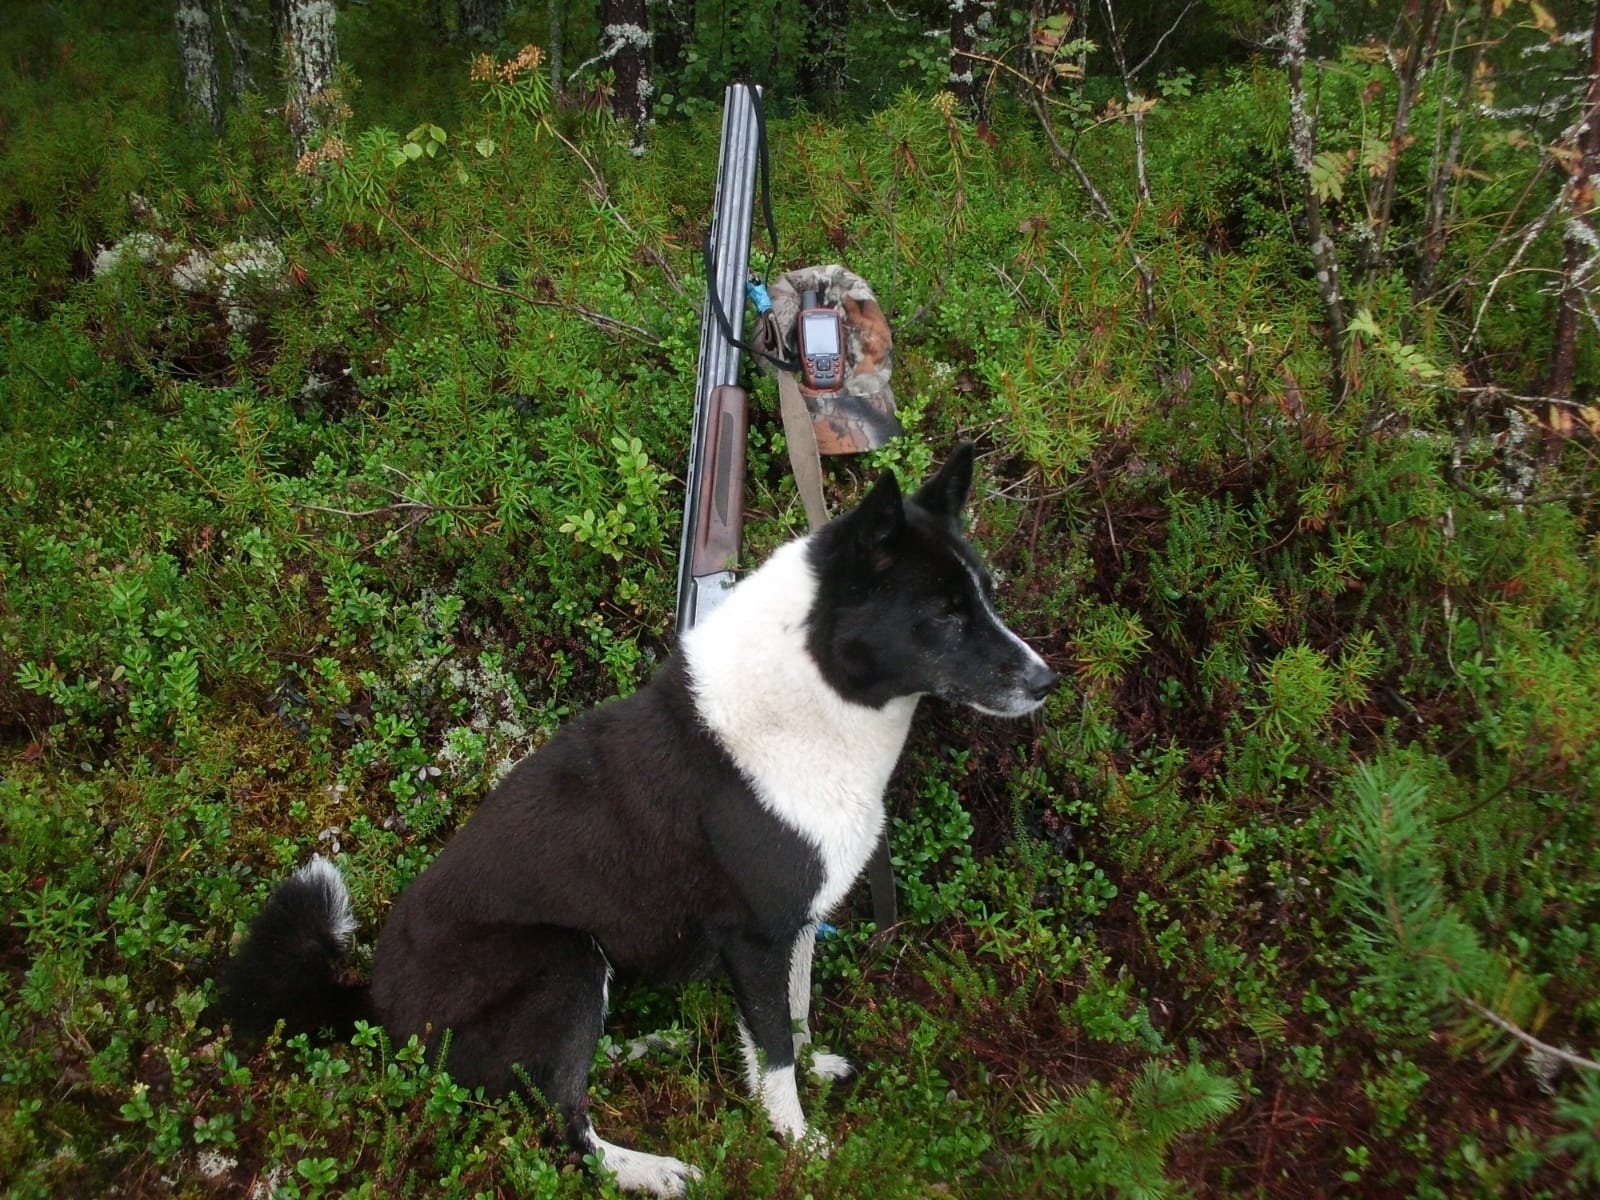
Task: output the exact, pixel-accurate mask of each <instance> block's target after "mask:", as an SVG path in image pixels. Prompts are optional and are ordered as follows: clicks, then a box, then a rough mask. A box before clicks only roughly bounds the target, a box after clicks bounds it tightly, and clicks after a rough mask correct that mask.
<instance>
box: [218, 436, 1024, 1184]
mask: <svg viewBox="0 0 1600 1200" xmlns="http://www.w3.org/2000/svg"><path fill="white" fill-rule="evenodd" d="M972 463H973V451H972V447H971V445H970V444H965V443H964V444H962V445H959V446H957V447H956V449H955V452H954V453H953V454H952V455H951V458H950V460H949V461H948V462H947V463H946V464H945V466H944V467H943V468H942V469H941V470H940V471H939V472H938V473H937V474H936V475H934V476H933V478H932V479H930V480H929V481H928V482H927V483H926V484H925V485H924V486H923V487H922V488H921V489H920V490H919V491H918V492H917V493H916V494H915V495H914V496H912V497H910V498H909V499H903V498H902V496H901V493H900V490H899V487H898V485H897V484H896V482H895V478H894V476H893V475H892V474H889V473H885V474H884V476H883V477H882V478H881V479H880V480H879V481H878V483H877V484H876V485H875V486H874V487H873V488H872V490H871V491H870V492H869V493H868V495H867V496H866V498H865V499H864V500H863V501H862V502H861V504H860V505H859V506H858V507H856V508H855V509H854V510H853V511H851V512H849V513H846V514H845V515H843V516H841V517H839V518H838V519H836V520H834V521H833V522H832V523H831V524H829V525H827V526H825V527H823V528H822V529H820V530H818V531H817V532H815V533H813V534H811V535H810V536H808V537H804V538H801V539H799V540H798V541H794V542H791V543H789V544H788V545H785V546H783V547H782V548H780V549H779V550H778V551H777V552H776V553H775V554H774V555H773V556H772V557H771V559H770V560H768V562H767V563H766V564H765V565H764V566H763V567H761V569H760V570H758V571H756V572H755V573H754V574H752V575H751V576H749V578H747V579H745V580H743V581H742V582H741V583H739V585H738V586H737V587H735V588H734V589H733V590H732V591H731V592H730V593H729V595H728V596H727V598H726V599H725V600H724V601H723V603H722V604H721V605H720V606H719V607H718V608H717V609H716V610H715V611H714V612H713V613H712V614H711V615H710V616H709V617H708V618H707V619H706V620H705V621H704V622H702V623H701V624H700V625H698V626H697V627H696V628H695V629H693V630H692V631H691V632H690V633H688V634H687V635H686V636H685V637H684V639H683V642H682V645H681V647H680V649H679V652H678V653H677V654H676V655H674V656H673V657H672V658H671V659H669V660H668V661H667V662H666V663H665V664H664V665H663V666H662V667H661V669H660V670H659V671H658V672H657V674H656V675H655V677H654V678H653V679H652V680H651V681H650V682H649V683H648V684H647V685H646V686H645V687H643V688H641V689H640V690H639V691H638V692H637V693H635V694H634V695H632V696H630V697H628V698H626V699H622V700H615V701H612V702H610V703H608V704H604V705H601V706H600V707H599V708H596V709H593V710H591V711H589V712H587V713H585V714H583V715H582V716H580V717H578V718H576V719H575V720H573V721H572V722H571V723H570V724H568V725H567V726H566V727H565V728H564V729H563V730H562V731H561V732H560V733H559V734H558V735H557V736H556V737H555V738H553V739H552V740H551V741H550V742H549V743H548V744H547V745H545V746H544V747H543V748H541V749H540V750H539V751H538V752H537V753H536V754H534V755H531V756H530V757H528V758H526V759H524V760H523V761H522V762H521V763H519V764H518V765H517V766H516V767H515V768H514V769H513V770H512V772H511V773H510V774H509V775H508V776H506V778H505V780H504V781H503V782H502V783H501V784H500V785H499V786H498V787H497V788H495V790H494V791H493V792H492V793H491V794H490V795H489V797H488V798H487V799H486V800H485V801H484V802H483V804H482V805H481V806H480V807H479V809H478V811H477V812H476V813H475V814H474V815H473V816H472V818H471V819H470V820H469V821H467V822H466V823H465V825H463V827H462V828H461V830H460V832H458V833H457V834H456V835H455V837H454V838H453V839H452V840H451V841H450V843H449V844H448V845H447V846H446V847H445V848H444V850H443V852H442V853H440V855H439V857H438V858H437V859H436V860H435V861H434V862H433V864H432V865H431V866H429V867H428V869H427V870H425V871H424V872H423V873H422V874H421V875H420V876H419V877H418V878H417V880H416V881H415V882H414V883H413V884H411V886H410V887H408V888H407V889H406V890H405V891H404V893H403V894H402V895H401V896H400V899H399V901H398V902H397V903H396V905H395V907H394V911H393V913H392V915H391V916H390V918H389V921H388V924H386V925H385V926H384V928H383V931H382V934H381V935H380V937H379V938H378V944H377V950H376V954H375V959H374V962H373V971H372V983H371V985H370V987H357V986H353V985H349V984H344V983H341V982H340V981H339V975H340V968H341V964H342V961H343V958H344V956H345V953H346V950H347V949H348V945H349V940H350V935H351V933H352V932H353V929H354V922H353V920H352V918H351V913H350V903H349V897H348V893H347V892H346V891H345V886H344V881H343V880H342V879H341V878H340V875H339V873H338V871H337V869H336V868H334V867H333V866H332V865H331V864H330V863H328V862H327V861H326V860H324V859H321V858H317V859H314V860H313V861H312V862H311V864H310V865H309V866H307V867H304V868H302V869H301V870H300V871H298V872H296V873H295V874H294V875H293V876H292V877H290V878H289V879H288V880H287V881H285V882H284V883H283V884H281V885H280V886H279V887H278V889H277V890H276V891H275V892H274V893H273V896H272V898H271V900H270V901H269V902H268V904H267V907H266V908H265V910H264V911H263V912H262V913H261V914H260V915H259V916H258V917H257V918H256V920H255V922H254V924H253V925H252V926H251V929H250V932H249V935H248V937H247V939H246V941H245V943H244V945H243V947H242V948H241V949H240V951H239V953H238V955H237V956H236V958H235V959H234V960H233V961H232V962H231V963H230V964H229V966H228V968H227V970H226V972H225V974H224V977H223V997H224V999H223V1006H224V1011H225V1013H227V1014H228V1015H229V1016H230V1017H231V1019H232V1022H233V1027H234V1031H235V1033H236V1034H237V1035H240V1036H243V1037H245V1038H259V1037H263V1036H265V1035H266V1034H267V1033H268V1032H270V1031H271V1029H272V1028H273V1026H274V1024H275V1023H276V1022H277V1021H278V1020H280V1019H283V1020H285V1021H286V1022H287V1023H288V1027H289V1028H290V1029H291V1030H293V1029H315V1028H317V1027H320V1026H322V1025H324V1024H335V1025H337V1024H341V1023H343V1024H348V1022H349V1021H351V1020H352V1019H354V1018H355V1017H357V1016H372V1017H375V1018H376V1019H377V1020H378V1021H380V1022H381V1023H382V1025H383V1027H384V1028H385V1029H386V1030H387V1031H388V1033H389V1036H390V1037H392V1038H395V1039H399V1040H404V1039H406V1038H409V1037H410V1036H411V1035H412V1034H417V1035H420V1036H421V1037H422V1038H423V1039H425V1040H426V1041H427V1042H428V1044H429V1046H430V1047H431V1048H432V1049H433V1050H435V1051H437V1049H438V1048H439V1046H440V1044H441V1041H442V1039H443V1035H444V1034H445V1031H447V1030H448V1031H449V1035H450V1036H449V1041H448V1050H447V1057H448V1061H447V1063H446V1064H445V1065H446V1066H447V1067H448V1069H449V1071H450V1074H451V1075H452V1076H453V1077H454V1078H455V1080H456V1081H457V1082H458V1083H460V1084H463V1085H465V1086H467V1087H477V1086H479V1085H482V1086H483V1087H484V1088H485V1089H486V1090H487V1091H488V1092H490V1093H504V1092H507V1091H510V1090H512V1089H514V1088H516V1087H518V1086H520V1078H521V1076H522V1075H524V1074H525V1076H526V1078H527V1079H528V1080H530V1081H531V1082H532V1083H533V1085H534V1086H535V1087H536V1088H537V1089H538V1091H539V1093H540V1094H541V1095H542V1096H543V1097H544V1099H545V1100H546V1101H547V1102H548V1103H550V1104H552V1105H554V1106H555V1108H556V1109H557V1110H558V1112H559V1113H560V1114H561V1117H562V1119H563V1121H564V1122H565V1126H566V1136H567V1139H568V1141H569V1143H570V1144H571V1145H572V1146H574V1147H575V1148H577V1149H578V1150H579V1151H580V1152H581V1153H584V1154H595V1155H597V1156H598V1157H599V1159H600V1161H601V1163H602V1165H603V1167H604V1169H605V1170H606V1171H608V1172H611V1173H612V1174H614V1175H615V1177H616V1181H617V1183H618V1185H619V1186H620V1187H623V1188H627V1189H633V1190H639V1191H646V1192H652V1193H654V1194H656V1195H660V1196H675V1195H681V1194H682V1193H683V1191H684V1189H685V1187H686V1186H687V1183H688V1181H689V1180H691V1179H694V1178H697V1177H698V1174H699V1173H698V1171H696V1170H695V1168H693V1167H691V1166H689V1165H687V1164H685V1163H683V1162H680V1161H678V1160H677V1159H675V1158H665V1157H659V1156H656V1155H652V1154H644V1153H641V1152H639V1151H636V1150H628V1149H624V1148H623V1147H621V1146H615V1145H612V1144H611V1143H609V1142H606V1141H603V1140H601V1139H600V1137H599V1136H598V1135H597V1134H596V1133H595V1131H594V1129H593V1127H592V1126H591V1124H590V1122H589V1117H588V1111H587V1108H588V1106H587V1102H586V1097H587V1093H588V1077H589V1065H590V1062H591V1060H592V1058H593V1055H594V1050H595V1046H596V1044H597V1042H598V1041H599V1038H600V1035H601V1028H602V1024H603V1022H604V1020H605V1013H606V1003H607V995H608V990H609V987H610V984H611V981H612V979H613V978H616V979H617V980H619V981H623V982H626V981H630V980H643V981H648V982H650V983H655V984H661V983H672V982H676V981H682V980H686V979H689V978H691V977H694V976H699V975H703V974H706V973H709V972H711V971H713V970H717V969H721V970H725V971H726V972H727V974H728V975H729V976H730V977H731V978H732V981H733V988H734V993H735V995H736V997H737V999H738V1004H739V1012H740V1014H741V1017H742V1021H741V1027H740V1034H741V1037H742V1040H743V1044H744V1057H745V1063H746V1068H747V1075H748V1079H749V1084H750V1088H751V1090H752V1092H753V1093H754V1094H755V1095H756V1096H758V1097H759V1098H760V1100H761V1103H762V1106H763V1107H764V1108H765V1110H766V1113H767V1116H768V1118H769V1119H770V1121H771V1123H772V1126H773V1127H774V1128H775V1129H776V1130H777V1131H778V1132H779V1133H780V1134H782V1135H784V1136H785V1137H787V1138H789V1139H792V1140H801V1141H810V1140H813V1135H811V1134H809V1133H808V1131H807V1128H806V1120H805V1115H804V1114H803V1113H802V1111H801V1107H800V1096H799V1092H798V1089H797V1085H796V1081H795V1065H796V1062H797V1061H801V1060H802V1055H803V1052H804V1050H805V1048H806V1046H807V1043H808V1042H809V1041H810V1032H809V1029H808V1026H807V1017H808V1013H809V1009H810V999H811V955H812V949H813V946H814V944H815V930H816V924H817V922H818V921H819V920H820V919H822V918H823V917H824V916H825V915H826V914H827V913H828V912H829V910H830V909H832V908H833V907H834V906H835V905H837V904H838V903H839V902H840V901H841V900H843V899H844V897H845V895H846V893H848V892H849V891H850V888H851V886H852V885H853V884H854V883H855V881H856V878H857V876H858V875H859V874H860V873H861V871H862V869H863V867H864V866H865V864H866V862H867V860H868V857H869V856H870V855H871V853H872V850H873V848H874V846H875V845H876V844H877V841H878V839H879V837H880V835H881V834H882V832H883V827H884V807H883V795H884V788H885V786H886V785H887V784H888V782H889V775H890V772H892V771H893V770H894V766H895V760H896V759H897V758H898V757H899V756H900V750H901V747H902V745H903V744H904V742H905V739H906V733H907V731H908V729H909V727H910V724H911V715H912V713H913V711H915V709H916V707H917V701H918V699H919V698H920V697H922V696H923V695H925V694H928V695H934V696H939V697H941V698H943V699H946V700H952V701H956V702H959V703H962V704H967V705H970V706H971V707H973V708H976V709H978V710H979V711H981V712H985V713H991V714H995V715H999V716H1009V717H1016V716H1022V715H1023V714H1025V713H1029V712H1032V711H1033V710H1034V709H1036V708H1037V707H1038V706H1039V705H1040V704H1041V703H1043V700H1044V697H1045V696H1046V695H1047V693H1048V692H1049V691H1050V690H1051V688H1052V687H1053V686H1054V684H1055V682H1056V676H1055V674H1054V673H1053V672H1052V671H1051V670H1050V668H1049V667H1047V666H1046V665H1045V663H1044V661H1043V660H1042V659H1041V658H1040V657H1039V656H1038V655H1037V654H1035V653H1034V652H1033V651H1032V650H1031V649H1029V648H1028V646H1027V645H1026V644H1024V643H1023V641H1022V640H1021V639H1020V638H1018V637H1017V635H1016V634H1014V633H1012V632H1011V630H1009V629H1007V628H1006V626H1005V625H1004V624H1003V623H1002V622H1001V620H1000V618H999V617H998V616H996V615H995V611H994V608H993V605H992V603H991V590H992V583H991V580H990V576H989V574H988V572H987V571H986V570H985V569H984V567H983V564H982V563H981V562H980V561H979V559H978V556H977V555H976V554H975V553H974V552H973V550H972V549H971V547H970V546H968V544H967V543H966V541H965V540H964V539H963V537H962V534H961V518H960V514H961V509H962V507H963V505H964V504H965V502H966V498H967V492H968V490H969V488H970V486H971V483H972ZM810 1067H811V1071H812V1073H813V1074H814V1075H816V1076H818V1077H821V1078H841V1077H843V1076H846V1075H848V1074H849V1073H850V1072H851V1070H852V1068H851V1066H850V1064H849V1063H848V1062H847V1061H845V1060H844V1059H842V1058H839V1057H837V1056H834V1055H822V1054H818V1055H815V1056H813V1057H812V1058H811V1060H810ZM815 1140H820V1139H815Z"/></svg>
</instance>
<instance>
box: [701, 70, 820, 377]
mask: <svg viewBox="0 0 1600 1200" xmlns="http://www.w3.org/2000/svg"><path fill="white" fill-rule="evenodd" d="M750 105H751V107H752V108H753V109H754V110H755V114H756V180H757V182H758V183H759V184H760V188H761V218H762V220H763V221H765V222H766V226H767V239H768V240H769V241H770V242H771V243H772V251H771V253H770V254H768V256H767V269H766V271H764V272H763V273H762V275H761V282H762V283H763V284H765V283H766V282H767V277H768V276H769V275H770V274H771V272H772V267H773V264H774V263H775V262H777V260H778V223H777V221H776V220H774V219H773V216H772V159H771V157H770V155H769V153H768V150H767V106H766V101H765V100H763V99H762V97H761V89H760V88H755V87H752V88H751V89H750ZM700 248H701V256H702V257H703V259H704V260H705V268H706V294H707V295H709V296H710V297H711V312H712V315H714V316H715V317H716V319H717V326H718V327H719V328H720V329H721V330H722V336H723V337H725V338H727V339H728V342H729V344H730V345H733V346H736V347H738V348H739V349H740V350H743V351H744V352H745V353H746V354H749V355H753V356H755V357H757V358H764V359H766V360H767V361H768V362H770V363H771V364H772V365H773V366H774V367H776V368H777V369H778V370H780V371H794V372H798V371H799V370H800V364H799V363H798V362H789V361H786V360H785V359H782V358H780V357H778V355H777V354H776V353H773V352H769V351H766V350H762V349H760V348H759V347H757V346H753V345H751V344H750V343H749V342H745V341H741V340H740V339H739V338H736V337H734V336H733V322H732V320H730V319H729V317H728V314H727V312H726V311H725V310H724V309H723V307H722V297H721V296H719V295H718V294H717V267H716V262H715V261H714V260H713V257H712V253H711V231H710V230H709V229H708V230H706V235H705V237H704V239H702V241H701V247H700Z"/></svg>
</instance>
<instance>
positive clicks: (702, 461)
mask: <svg viewBox="0 0 1600 1200" xmlns="http://www.w3.org/2000/svg"><path fill="white" fill-rule="evenodd" d="M759 94H760V89H759V88H757V87H756V85H754V84H746V83H735V84H731V85H730V86H729V87H728V89H727V93H726V95H725V96H724V99H723V108H722V144H721V147H720V149H719V151H718V157H717V190H716V200H715V207H714V209H713V213H712V219H711V263H712V267H711V279H710V282H709V285H708V288H707V292H706V302H705V308H704V311H703V312H702V313H701V317H700V363H699V370H698V374H697V376H696V381H695V397H694V422H693V426H692V428H691V432H690V439H689V473H688V487H687V489H686V491H687V495H686V496H685V498H684V511H683V534H682V540H681V542H680V545H679V558H678V561H679V563H680V567H679V571H678V631H679V632H680V633H682V632H683V631H684V630H687V629H689V628H691V627H692V626H693V625H694V623H695V620H696V619H697V616H703V615H704V608H703V606H702V605H701V604H700V603H699V601H701V600H703V599H704V598H705V597H706V596H707V595H708V589H707V587H706V586H704V585H703V584H702V585H701V586H698V587H697V586H696V579H697V578H699V579H705V578H707V577H709V576H710V575H712V574H717V575H719V576H722V575H726V576H727V581H726V582H719V583H718V585H717V586H718V587H719V588H725V587H726V586H727V583H728V582H731V579H732V575H731V566H732V564H731V563H730V562H728V561H720V562H706V561H703V560H704V558H705V557H706V555H705V549H706V548H705V547H704V546H703V545H702V546H701V547H699V548H700V550H701V555H700V557H701V559H702V561H698V562H697V561H696V553H695V552H696V549H697V546H696V532H697V531H698V530H700V529H701V526H702V525H703V524H704V521H703V518H702V513H701V508H702V506H703V505H704V504H706V503H708V502H709V497H710V496H711V495H713V494H721V495H726V494H727V493H726V489H728V488H729V487H733V488H738V489H741V490H742V488H743V486H744V478H743V470H742V467H743V454H742V453H741V454H740V456H739V466H740V468H741V469H740V471H739V478H738V479H736V480H731V481H720V482H718V483H717V484H715V485H711V484H708V482H707V481H706V480H705V479H704V478H703V477H704V476H705V474H706V472H714V471H716V470H717V468H718V466H719V464H718V462H717V461H716V459H715V458H714V457H712V456H713V454H714V453H715V452H714V450H713V449H712V447H714V446H715V445H716V443H717V441H718V438H719V434H724V435H725V431H724V430H720V429H718V428H715V427H713V425H712V417H711V409H712V407H713V405H712V396H713V393H714V392H715V391H716V390H717V389H718V388H722V387H729V386H735V385H737V384H738V382H739V348H738V347H737V346H735V345H734V344H733V342H731V341H730V340H729V339H728V338H727V337H726V336H725V335H724V334H723V332H722V325H721V323H720V322H719V321H718V320H717V317H716V313H715V312H714V311H713V308H712V304H713V302H714V301H716V302H720V304H721V306H722V311H723V312H724V313H725V314H727V318H728V324H729V325H730V326H731V328H732V330H733V336H734V337H735V338H739V339H741V340H742V339H743V337H744V284H745V277H746V275H747V273H748V270H749V264H750V218H751V215H752V214H753V212H754V209H755V194H756V154H757V150H758V146H759V137H760V128H759V122H758V120H757V112H756V99H757V97H758V96H759ZM741 432H742V431H741ZM724 453H726V450H724ZM722 465H723V466H724V467H726V465H727V460H726V459H724V460H723V464H722ZM734 538H735V541H734V550H735V551H737V530H735V531H734Z"/></svg>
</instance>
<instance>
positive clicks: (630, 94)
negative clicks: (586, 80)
mask: <svg viewBox="0 0 1600 1200" xmlns="http://www.w3.org/2000/svg"><path fill="white" fill-rule="evenodd" d="M649 21H650V19H649V17H648V16H646V15H645V0H600V24H601V31H600V59H601V61H603V62H609V63H610V64H611V70H612V74H613V75H614V77H615V79H616V84H615V87H614V89H613V90H612V93H611V113H612V115H613V116H615V117H616V118H617V120H618V121H619V122H621V123H622V124H623V126H624V127H626V128H627V130H628V136H629V140H630V142H631V143H632V145H633V152H634V154H635V155H642V154H643V153H644V152H645V148H646V140H645V135H646V133H647V132H648V130H649V128H650V114H651V111H652V107H653V106H652V103H651V100H652V97H653V96H654V95H655V84H654V83H653V82H652V81H651V78H650V25H649Z"/></svg>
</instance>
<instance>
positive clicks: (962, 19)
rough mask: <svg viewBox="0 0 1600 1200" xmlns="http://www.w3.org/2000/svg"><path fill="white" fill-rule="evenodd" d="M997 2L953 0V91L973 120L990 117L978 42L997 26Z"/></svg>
mask: <svg viewBox="0 0 1600 1200" xmlns="http://www.w3.org/2000/svg"><path fill="white" fill-rule="evenodd" d="M995 2H996V0H950V91H951V94H952V95H954V96H955V98H956V103H957V104H959V105H960V106H961V111H962V112H964V113H966V114H967V116H968V117H969V118H971V119H972V120H974V121H983V120H986V119H987V118H988V115H989V114H988V112H987V111H986V107H985V103H984V100H985V97H984V93H983V88H982V87H980V86H979V85H978V82H977V77H978V71H979V69H980V68H979V64H978V60H977V59H975V58H973V57H972V53H973V51H974V50H976V49H977V48H978V39H979V38H980V37H982V36H983V35H984V34H985V33H987V32H988V31H989V29H990V28H992V27H993V25H994V6H995Z"/></svg>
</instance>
